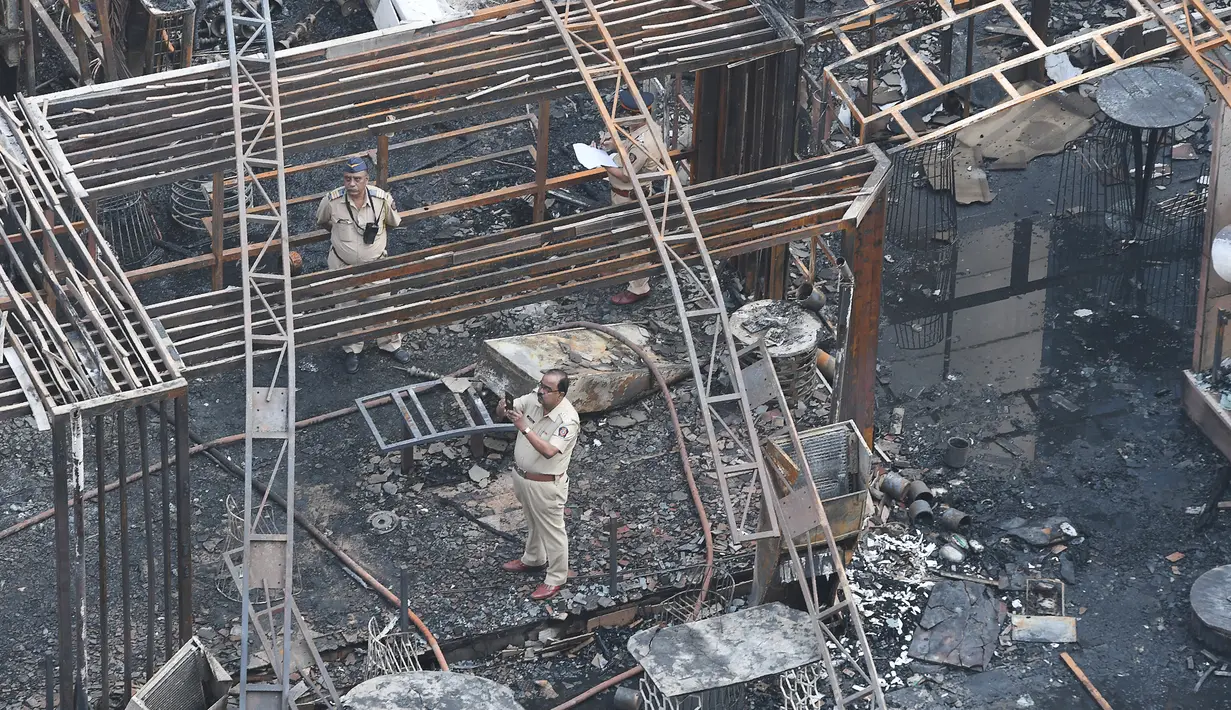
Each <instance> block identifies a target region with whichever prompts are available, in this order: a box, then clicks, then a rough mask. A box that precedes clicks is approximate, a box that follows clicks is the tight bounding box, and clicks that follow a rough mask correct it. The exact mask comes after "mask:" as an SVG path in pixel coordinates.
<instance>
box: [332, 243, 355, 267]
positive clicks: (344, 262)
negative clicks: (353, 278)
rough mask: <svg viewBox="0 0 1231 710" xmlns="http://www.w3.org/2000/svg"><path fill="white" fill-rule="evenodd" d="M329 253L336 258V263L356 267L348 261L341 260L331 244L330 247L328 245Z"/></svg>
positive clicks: (340, 256)
mask: <svg viewBox="0 0 1231 710" xmlns="http://www.w3.org/2000/svg"><path fill="white" fill-rule="evenodd" d="M329 251H330V252H332V253H333V255H334V256H336V257H338V261H340V262H342V263H343V264H345V265H347V266H357V264H352V263H350V262H349V261H347V260H346V259H343V258H342V255H341V254H339V253H338V250H337V249H334V248H333V245H332V244H330V245H329Z"/></svg>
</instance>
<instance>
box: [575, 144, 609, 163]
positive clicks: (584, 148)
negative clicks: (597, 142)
mask: <svg viewBox="0 0 1231 710" xmlns="http://www.w3.org/2000/svg"><path fill="white" fill-rule="evenodd" d="M573 152H574V153H576V154H577V162H579V163H581V165H582V167H584V168H585V169H586V170H589V169H591V168H597V167H608V168H614V167H616V162H615V160H613V159H612V158H611V156H610V155H607V152H606V151H604V150H599V149H598V148H595V147H594V146H589V145H586V144H585V143H574V144H573Z"/></svg>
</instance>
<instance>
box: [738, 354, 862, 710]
mask: <svg viewBox="0 0 1231 710" xmlns="http://www.w3.org/2000/svg"><path fill="white" fill-rule="evenodd" d="M754 351H755V352H759V353H760V356H761V357H760V360H759V361H758V362H757V363H755V364H753V365H750V366H749V368H750V369H751V368H752V367H761V368H764V369H765V370H766V371H767V374H768V377H766V378H765V382H766V383H767V385H768V388H769V390H770V392H771V393H772V395H773V398H774V400H775V403H776V404H777V405H778V409H779V411H781V412H782V417H783V419H784V421H785V424H784V426H783V429H782V431H780V432H777V433H785V434H787V435H789V436H790V438H791V446H792V448H793V449H794V451H795V453H796V454H797V456H798V458H797V460H796V462H797V463H798V464H799V474H800V476H801V477H803V478H804V480H805V481H807V485H806V487H805V488H803V489H802V490H803V492H804V495H805V496H806V500H807V504H808V507H810V508H812V509H813V510H814V511H815V515H814V516H812V517H811V518H809V517H808V516H791V515H786V514H785V511H784V510H783V497H782V496H780V495H778V493H777V489H776V488H775V489H774V493H773V495H771V496H770V501H772V505H771V506H767V507H772V508H775V509H777V511H778V515H777V517H778V519H779V520H781V521H782V528H783V531H782V538H783V539H782V542H783V545H784V546H785V547H786V549H787V552H788V554H789V556H790V558H791V572H792V574H794V575H795V580H796V582H797V583H798V584H799V589H800V592H802V594H803V598H804V603H805V605H806V606H807V607H808V615H809V616H810V617H811V619H812V622H813V631H814V632H815V633H816V636H817V645H818V647H819V650H820V653H821V661H822V663H823V665H824V669H825V672H826V673H825V675H826V678H827V679H828V681H829V687H830V692H831V693H832V694H833V698H834V702H835V703H836V705H837V707H838V708H845V707H847V706H848V705H849V704H851V703H855V702H858V701H860V700H865V699H871V702H872V707H873V708H877V709H878V710H883V709H884V707H885V696H884V692H883V691H882V689H881V686H880V680H879V676H878V674H877V672H876V662H875V660H874V659H873V658H872V649H871V647H870V646H869V645H868V637H867V635H866V634H864V632H863V620H862V619H861V618H860V616H859V608H858V607H857V606H856V603H855V597H854V594H853V593H852V592H851V587H850V580H849V578H848V577H847V575H846V567H845V565H843V564H842V550H841V549H840V548H839V547H838V543H837V541H836V540H834V535H833V528H831V527H830V525H829V517H828V516H827V515H826V514H825V506H824V504H823V503H822V501H821V494H820V491H818V490H817V487H816V479H814V478H813V477H812V470H811V468H810V467H809V465H808V457H807V456H805V455H804V446H803V442H801V441H800V439H799V431H798V430H797V429H796V428H795V418H794V417H792V416H791V407H790V403H789V402H787V399H786V394H785V393H784V392H783V391H782V386H781V384H779V382H778V375H777V373H776V372H775V371H774V361H773V360H772V359H771V358H770V356H769V349H768V348H767V347H766V346H765V341H764V339H763V338H762V339H761V341H760V342H758V343H757V344H756V345H752V346H749V347H748V348H745V349H744V350H743V351H741V352H740V356H741V357H743V356H744V355H748V354H751V353H752V352H754ZM771 438H773V437H771ZM818 527H819V528H820V529H821V532H822V533H824V535H825V550H826V552H827V554H828V559H829V562H830V565H831V566H832V567H833V577H834V579H835V582H836V584H835V588H834V603H832V604H830V605H828V606H826V607H822V605H821V599H820V580H819V578H820V577H821V576H822V575H821V574H819V570H817V569H815V565H814V564H813V561H814V560H815V559H816V555H815V554H814V553H813V548H812V536H811V532H812V531H813V530H815V529H816V528H818ZM801 535H806V536H807V543H806V552H807V555H808V566H811V567H812V568H813V570H812V571H813V574H812V575H811V578H809V576H808V574H807V570H806V568H805V565H804V562H803V560H801V559H800V557H799V550H798V549H796V543H795V539H796V538H797V537H799V536H801ZM831 623H832V624H833V625H834V626H838V627H840V628H843V630H844V631H846V632H849V634H850V636H851V642H852V643H853V644H854V645H855V647H856V648H855V649H854V651H855V653H852V652H851V649H850V648H847V646H846V645H844V644H843V643H842V640H841V639H840V638H839V634H837V633H834V631H833V630H832V629H831V628H830V624H831ZM830 644H832V645H833V646H834V647H835V648H836V649H837V651H838V653H837V656H838V657H839V658H840V659H841V660H842V661H843V662H845V663H846V664H847V665H848V667H849V668H851V669H852V670H853V671H854V673H855V676H856V678H857V679H858V680H859V681H861V682H862V683H863V687H862V688H857V689H855V691H854V692H852V693H849V694H848V693H846V691H845V690H844V689H843V688H842V685H841V681H840V678H839V677H838V676H839V673H838V672H837V670H836V667H835V665H834V656H835V654H834V653H833V652H831V651H830V648H829V646H830Z"/></svg>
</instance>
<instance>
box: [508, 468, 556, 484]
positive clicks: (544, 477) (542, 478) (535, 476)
mask: <svg viewBox="0 0 1231 710" xmlns="http://www.w3.org/2000/svg"><path fill="white" fill-rule="evenodd" d="M517 474H518V475H519V476H521V477H522V478H524V479H526V480H527V481H538V482H539V483H554V482H555V480H556V477H555V476H552V475H550V474H546V473H526V472H525V471H523V470H521V469H520V468H519V469H517Z"/></svg>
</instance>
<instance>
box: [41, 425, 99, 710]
mask: <svg viewBox="0 0 1231 710" xmlns="http://www.w3.org/2000/svg"><path fill="white" fill-rule="evenodd" d="M106 434H107V417H105V416H97V417H94V464H95V474H94V475H95V478H96V479H97V481H96V482H97V484H98V489H97V490H98V494H97V495H98V676H99V710H110V706H111V638H110V631H111V620H110V618H108V608H109V604H108V599H107V494H106V481H107V441H106ZM83 497H84V495H83ZM48 710H51V709H50V708H48Z"/></svg>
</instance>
